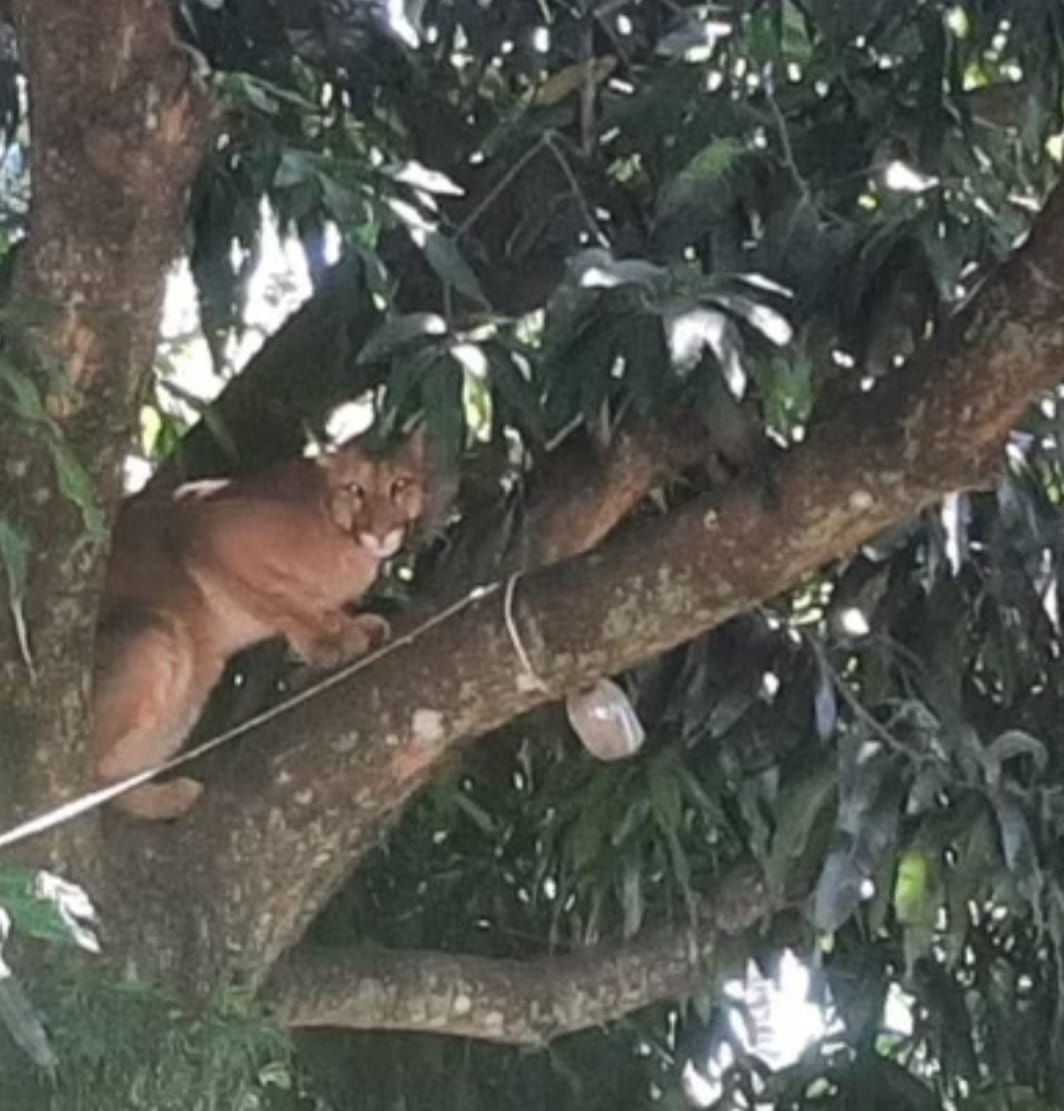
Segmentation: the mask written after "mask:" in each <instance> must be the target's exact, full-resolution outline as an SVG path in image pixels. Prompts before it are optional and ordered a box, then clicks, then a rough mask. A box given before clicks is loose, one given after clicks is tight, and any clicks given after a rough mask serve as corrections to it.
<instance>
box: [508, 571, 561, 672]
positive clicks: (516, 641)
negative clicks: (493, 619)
mask: <svg viewBox="0 0 1064 1111" xmlns="http://www.w3.org/2000/svg"><path fill="white" fill-rule="evenodd" d="M520 577H521V573H520V572H519V571H518V572H515V573H514V574H512V575H511V576H510V577H509V578H508V579H507V580H506V590H505V592H504V593H503V598H502V616H503V620H504V621H505V622H506V632H507V634H508V635H509V637H510V644H511V645H512V647H513V650H514V653H515V654H516V655H517V658H518V660H520V662H521V667H522V668H523V670H524V672H525V674H526V675H527V676H528V678H529V679H530V680H531V681H532V682H533V683H534V684H535V686H536V689H537V690H541V691H544V692H546V693H548V694H549V693H550V691H549V688H548V687H547V684H546V683H544V682H543V680H542V679H541V678H540V675H539V672H537V671H536V669H535V668H534V667H533V666H532V661H531V660H530V659H529V658H528V652H527V650H526V649H525V644H524V641H523V640H522V639H521V634H520V632H518V629H517V622H516V621H515V620H514V590H515V588H516V587H517V580H518V579H519V578H520Z"/></svg>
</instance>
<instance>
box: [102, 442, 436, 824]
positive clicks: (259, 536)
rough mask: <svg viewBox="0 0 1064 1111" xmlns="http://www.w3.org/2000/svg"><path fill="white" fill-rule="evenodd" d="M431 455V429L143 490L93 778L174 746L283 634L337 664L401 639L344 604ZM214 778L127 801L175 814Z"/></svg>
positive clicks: (119, 802)
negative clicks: (384, 446)
mask: <svg viewBox="0 0 1064 1111" xmlns="http://www.w3.org/2000/svg"><path fill="white" fill-rule="evenodd" d="M423 456H424V453H423V447H422V439H421V436H420V434H419V433H415V434H414V436H412V437H411V438H410V439H409V440H408V441H407V442H406V443H405V444H403V445H401V446H400V447H399V448H398V449H397V450H395V451H393V452H392V453H390V454H389V455H385V456H374V455H371V454H370V453H369V452H368V451H367V450H366V448H365V447H364V446H363V444H362V443H361V442H360V441H359V440H352V441H350V442H349V443H348V444H346V445H344V446H342V447H341V448H339V449H337V450H336V451H335V452H333V453H331V454H328V455H324V456H322V457H320V458H319V459H315V460H309V459H301V460H293V461H291V462H288V463H284V464H281V465H279V466H277V467H274V468H272V469H270V470H268V471H264V472H262V473H260V474H257V475H253V476H250V477H248V478H238V479H233V480H231V481H219V482H198V483H190V484H189V485H187V486H183V487H180V488H179V489H178V490H176V491H175V492H174V493H172V494H162V495H158V494H145V495H140V496H138V497H135V498H132V499H130V501H128V502H127V503H126V504H125V506H123V508H122V510H121V512H120V513H119V517H118V521H117V523H116V525H115V532H114V537H113V543H112V550H111V560H110V564H109V566H108V571H107V580H106V584H105V587H104V592H103V601H102V605H101V612H100V625H99V629H98V632H97V642H96V674H95V686H94V692H93V729H92V736H91V743H90V749H89V753H90V766H91V772H92V775H93V778H94V779H95V780H96V781H97V782H100V783H109V782H114V781H115V780H118V779H122V778H123V777H125V776H127V775H130V774H132V773H134V772H137V771H142V770H143V769H145V768H149V767H152V766H153V765H154V764H157V763H159V762H161V761H163V760H166V759H168V758H169V757H171V756H173V755H174V754H175V753H176V752H177V751H178V750H179V749H180V747H181V743H182V741H183V740H184V739H185V737H186V736H187V734H188V732H189V730H190V729H191V728H192V726H193V725H194V724H195V722H196V719H197V718H198V717H199V714H200V711H201V710H202V708H203V705H204V703H205V702H206V700H207V696H208V695H209V694H210V691H211V688H212V687H213V686H214V685H215V683H217V681H218V679H219V677H220V676H221V674H222V670H223V668H224V666H225V662H226V660H227V659H228V657H229V656H231V655H233V653H234V652H237V651H239V650H240V649H242V648H246V647H248V646H249V645H251V644H254V643H256V642H257V641H261V640H267V639H269V638H270V637H274V636H284V637H285V638H287V640H288V642H289V644H290V645H291V646H292V648H293V649H294V650H295V651H296V652H297V653H298V654H299V655H300V656H301V657H302V658H303V659H304V660H305V661H306V662H308V663H310V664H314V665H318V666H329V665H332V664H335V663H338V662H339V661H340V660H343V659H345V658H347V657H349V656H351V655H355V654H359V653H362V652H365V651H367V650H368V649H369V648H370V647H372V646H373V644H374V643H376V642H377V641H379V640H381V639H383V638H384V637H385V636H387V634H388V625H387V622H386V621H385V620H384V619H383V618H380V617H376V616H374V615H372V614H361V615H352V614H350V613H348V612H347V611H346V609H345V605H346V604H347V603H350V602H353V601H355V600H357V599H358V598H359V597H361V596H362V595H363V594H364V593H365V592H366V591H367V590H368V589H369V587H370V586H371V584H372V583H373V580H374V579H375V578H376V576H377V571H378V568H379V566H380V563H381V561H382V560H383V559H385V558H387V557H388V556H389V555H392V554H394V551H395V550H396V549H397V548H398V547H399V545H400V544H401V542H402V539H403V536H404V534H405V531H406V528H407V526H408V525H409V524H410V523H411V522H412V521H414V520H415V519H416V518H418V517H419V516H420V515H421V513H422V510H423V505H424V480H423V468H424V459H423ZM202 789H203V787H202V784H200V783H198V782H196V781H195V780H193V779H174V780H170V781H169V782H165V783H158V784H155V783H152V784H147V785H145V786H143V787H139V788H136V789H135V790H133V791H130V792H128V793H127V794H125V795H122V796H120V797H119V798H118V799H116V800H115V805H116V806H118V807H120V808H121V809H123V810H125V811H126V812H127V813H129V814H132V815H134V816H136V817H138V818H147V819H167V818H174V817H177V816H178V815H180V814H183V813H184V812H185V811H186V810H187V809H188V808H189V807H190V806H191V805H192V804H193V803H194V802H195V801H196V799H197V798H198V797H199V794H200V792H201V791H202Z"/></svg>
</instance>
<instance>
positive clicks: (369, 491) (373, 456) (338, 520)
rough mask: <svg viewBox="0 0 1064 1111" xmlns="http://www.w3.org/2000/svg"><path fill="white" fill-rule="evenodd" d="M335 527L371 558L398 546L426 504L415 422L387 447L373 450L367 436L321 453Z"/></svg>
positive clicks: (420, 437) (389, 553)
mask: <svg viewBox="0 0 1064 1111" xmlns="http://www.w3.org/2000/svg"><path fill="white" fill-rule="evenodd" d="M319 463H320V465H321V467H322V468H323V469H324V471H325V481H326V484H327V487H328V491H329V497H328V507H329V513H330V515H331V517H332V520H333V522H334V524H335V525H336V526H337V528H339V529H341V530H342V531H344V532H346V533H348V534H350V536H351V537H352V538H353V539H354V541H355V543H356V544H358V546H359V547H360V548H361V549H362V550H363V551H364V552H366V553H367V554H368V555H370V556H372V557H373V558H374V559H388V558H389V557H390V556H393V555H395V553H396V552H397V551H398V550H399V548H400V547H401V546H402V543H403V539H404V537H405V536H406V530H407V526H408V525H410V523H411V522H413V521H415V520H417V518H418V517H420V516H421V514H422V512H423V510H424V506H425V473H424V472H425V443H424V433H423V431H422V429H421V428H418V429H417V431H415V432H414V433H413V434H412V435H410V436H408V437H407V438H406V439H405V440H404V441H402V442H401V443H400V444H398V445H397V446H395V447H393V448H391V449H389V450H387V451H376V450H371V449H370V448H369V446H368V445H367V444H366V440H365V437H362V436H359V437H356V438H355V439H353V440H348V441H347V443H345V444H341V445H340V447H338V448H337V449H336V450H335V451H333V452H330V453H328V454H326V455H323V456H321V457H320V459H319Z"/></svg>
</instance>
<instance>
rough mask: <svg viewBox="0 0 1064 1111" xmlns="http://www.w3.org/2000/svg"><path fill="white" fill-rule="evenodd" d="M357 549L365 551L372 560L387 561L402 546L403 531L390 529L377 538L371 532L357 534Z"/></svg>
mask: <svg viewBox="0 0 1064 1111" xmlns="http://www.w3.org/2000/svg"><path fill="white" fill-rule="evenodd" d="M358 543H359V547H361V548H363V549H364V550H365V551H367V552H368V553H369V554H370V555H371V556H373V558H374V559H389V558H390V557H391V556H393V555H395V553H396V552H397V551H399V549H400V548H401V547H402V545H403V530H402V529H401V528H397V529H392V531H391V532H388V533H385V535H384V536H377V535H376V533H372V532H360V533H359V534H358Z"/></svg>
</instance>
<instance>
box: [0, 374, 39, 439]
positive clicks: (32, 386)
mask: <svg viewBox="0 0 1064 1111" xmlns="http://www.w3.org/2000/svg"><path fill="white" fill-rule="evenodd" d="M0 381H2V382H3V383H4V384H5V385H6V386H7V389H8V394H9V400H8V405H9V407H10V408H11V409H12V410H13V411H14V413H15V414H16V416H19V417H21V418H22V419H23V420H25V421H28V422H30V423H31V424H47V423H49V420H50V418H49V416H48V413H47V411H46V409H45V407H44V401H43V399H42V398H41V393H40V390H39V389H38V388H37V383H36V382H34V381H33V379H32V378H31V377H30V376H29V375H28V374H25V373H24V372H23V371H21V370H18V369H17V368H15V367H13V366H12V365H11V364H10V363H9V362H8V361H7V360H6V359H0Z"/></svg>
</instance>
